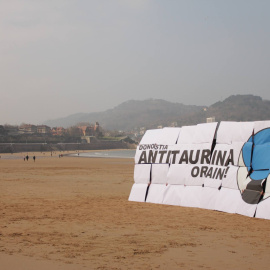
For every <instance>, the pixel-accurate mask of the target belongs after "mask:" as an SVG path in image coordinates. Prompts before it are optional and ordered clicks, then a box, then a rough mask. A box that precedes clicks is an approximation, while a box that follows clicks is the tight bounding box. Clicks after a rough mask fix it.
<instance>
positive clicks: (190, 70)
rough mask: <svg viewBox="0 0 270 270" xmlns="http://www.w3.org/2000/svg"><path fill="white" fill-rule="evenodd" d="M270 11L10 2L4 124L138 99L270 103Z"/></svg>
mask: <svg viewBox="0 0 270 270" xmlns="http://www.w3.org/2000/svg"><path fill="white" fill-rule="evenodd" d="M269 10H270V1H268V0H266V1H263V0H260V1H255V0H254V1H249V0H242V1H240V0H231V1H230V0H226V1H224V0H223V1H222V0H220V1H219V0H197V1H195V0H186V1H181V0H163V1H162V0H107V1H105V0H95V1H94V0H0V93H1V99H0V124H5V123H11V124H20V123H22V122H26V123H33V124H38V123H42V122H43V121H45V120H48V119H54V118H58V117H63V116H67V115H70V114H73V113H77V112H94V111H103V110H105V109H109V108H113V107H115V106H117V105H118V104H120V103H122V102H124V101H126V100H130V99H139V100H143V99H148V98H160V99H165V100H168V101H173V102H180V103H184V104H189V105H191V104H195V105H211V104H213V103H214V102H217V101H219V100H223V99H225V98H226V97H228V96H230V95H232V94H255V95H259V96H261V97H263V98H264V99H270V74H269V72H270V52H269V51H270V27H269V26H270V16H269ZM97 120H98V119H97Z"/></svg>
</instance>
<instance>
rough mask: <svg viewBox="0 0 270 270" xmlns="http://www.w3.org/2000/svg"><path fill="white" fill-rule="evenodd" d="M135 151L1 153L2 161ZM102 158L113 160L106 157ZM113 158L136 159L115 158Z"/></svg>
mask: <svg viewBox="0 0 270 270" xmlns="http://www.w3.org/2000/svg"><path fill="white" fill-rule="evenodd" d="M131 150H134V151H136V150H135V149H103V150H80V151H79V150H76V151H47V152H19V153H0V161H1V159H3V160H5V159H9V160H11V159H23V158H24V156H26V155H28V156H29V157H31V158H32V157H33V156H35V157H37V158H50V157H57V158H59V155H63V157H64V156H65V157H85V156H76V155H77V154H78V153H80V154H81V153H93V152H111V151H131ZM88 158H100V157H99V156H93V157H92V156H89V157H88ZM102 158H111V157H105V156H103V157H102ZM113 158H134V157H113Z"/></svg>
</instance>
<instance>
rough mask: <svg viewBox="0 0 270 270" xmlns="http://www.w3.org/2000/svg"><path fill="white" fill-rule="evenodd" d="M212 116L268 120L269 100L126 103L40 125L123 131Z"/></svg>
mask: <svg viewBox="0 0 270 270" xmlns="http://www.w3.org/2000/svg"><path fill="white" fill-rule="evenodd" d="M212 116H214V117H215V119H216V121H255V120H269V119H270V101H269V100H263V99H262V98H261V97H259V96H253V95H233V96H230V97H228V98H226V99H225V100H224V101H219V102H216V103H214V104H213V105H211V106H209V107H207V106H196V105H184V104H182V103H173V102H169V101H165V100H161V99H148V100H143V101H141V100H129V101H126V102H124V103H122V104H120V105H118V106H116V107H115V108H113V109H109V110H106V111H104V112H95V113H77V114H73V115H70V116H67V117H64V118H58V119H55V120H48V121H46V122H45V123H44V124H46V125H48V126H51V127H53V126H62V127H65V128H66V127H69V126H72V125H76V124H77V123H79V122H90V123H94V122H96V121H98V122H99V124H100V125H101V126H102V127H103V128H104V129H108V130H124V131H127V130H132V129H134V128H139V127H146V128H148V129H149V128H156V127H157V126H158V125H162V126H170V125H171V123H172V122H177V124H178V126H183V125H193V124H197V123H203V122H205V121H206V118H207V117H212Z"/></svg>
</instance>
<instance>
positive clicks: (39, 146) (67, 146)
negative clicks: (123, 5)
mask: <svg viewBox="0 0 270 270" xmlns="http://www.w3.org/2000/svg"><path fill="white" fill-rule="evenodd" d="M134 148H135V146H134V145H131V144H128V143H125V142H123V141H95V142H93V143H90V144H88V143H85V144H82V143H59V144H47V143H0V153H19V152H51V151H77V150H106V149H134Z"/></svg>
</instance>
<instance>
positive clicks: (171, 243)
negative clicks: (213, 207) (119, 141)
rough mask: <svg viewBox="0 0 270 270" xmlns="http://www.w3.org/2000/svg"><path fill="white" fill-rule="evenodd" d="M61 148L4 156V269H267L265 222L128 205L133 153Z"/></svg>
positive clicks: (0, 181)
mask: <svg viewBox="0 0 270 270" xmlns="http://www.w3.org/2000/svg"><path fill="white" fill-rule="evenodd" d="M58 154H59V153H54V154H53V156H52V157H51V156H50V153H47V154H41V153H40V154H35V155H36V156H37V159H36V162H34V161H33V159H32V156H33V154H29V155H30V160H29V161H28V162H26V161H23V158H22V157H23V154H14V156H18V159H4V157H3V155H1V156H2V158H1V159H0V172H1V174H0V175H1V178H0V216H1V218H0V269H1V270H7V269H8V270H10V269H12V270H17V269H18V270H32V269H39V270H43V269H44V270H45V269H50V270H64V269H66V270H81V269H269V262H268V258H269V252H270V221H268V220H261V219H255V218H248V217H244V216H240V215H236V214H227V213H221V212H216V211H209V210H204V209H196V208H185V207H177V206H168V205H157V204H149V203H136V202H129V201H128V197H129V193H130V190H131V187H132V184H133V169H134V163H133V162H134V161H133V160H132V159H105V158H99V159H95V158H76V157H63V158H59V157H58ZM5 157H6V156H5Z"/></svg>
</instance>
